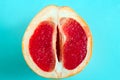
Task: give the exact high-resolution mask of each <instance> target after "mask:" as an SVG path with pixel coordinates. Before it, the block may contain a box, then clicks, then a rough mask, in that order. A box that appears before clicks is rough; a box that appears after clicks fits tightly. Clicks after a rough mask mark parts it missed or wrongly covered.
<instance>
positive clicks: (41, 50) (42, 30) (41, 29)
mask: <svg viewBox="0 0 120 80" xmlns="http://www.w3.org/2000/svg"><path fill="white" fill-rule="evenodd" d="M53 26H54V24H53V23H52V22H49V21H44V22H41V23H40V25H39V26H38V27H37V29H36V30H35V32H34V34H33V35H32V37H31V38H30V41H29V51H30V55H31V57H32V59H33V61H34V62H35V63H36V64H37V66H38V67H40V68H41V69H42V70H44V71H48V72H49V71H52V70H53V69H54V67H55V62H56V61H55V56H54V51H53V48H52V37H53V31H54V28H53Z"/></svg>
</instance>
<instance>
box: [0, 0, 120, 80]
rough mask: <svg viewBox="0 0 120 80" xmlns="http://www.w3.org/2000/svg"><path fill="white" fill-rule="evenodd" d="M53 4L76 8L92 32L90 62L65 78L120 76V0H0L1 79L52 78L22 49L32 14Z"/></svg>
mask: <svg viewBox="0 0 120 80" xmlns="http://www.w3.org/2000/svg"><path fill="white" fill-rule="evenodd" d="M52 4H54V5H58V6H69V7H71V8H72V9H74V10H75V11H76V12H77V13H78V14H79V15H81V17H82V18H83V19H84V20H85V21H86V22H87V23H88V25H89V27H90V30H91V32H92V36H93V52H92V53H93V55H92V58H91V60H90V62H89V64H88V65H87V66H86V67H85V68H84V70H83V71H82V72H81V73H79V74H77V75H75V76H72V77H69V78H65V79H62V80H120V74H119V73H120V0H0V80H52V79H47V78H43V77H40V76H38V75H37V74H36V73H34V72H33V71H32V70H31V69H30V68H29V67H28V66H27V64H26V63H25V60H24V58H23V56H22V50H21V42H22V37H23V34H24V32H25V30H26V28H27V26H28V25H29V23H30V21H31V20H32V18H33V17H34V16H35V15H36V14H37V13H38V12H39V11H40V10H41V9H42V8H44V7H45V6H47V5H52Z"/></svg>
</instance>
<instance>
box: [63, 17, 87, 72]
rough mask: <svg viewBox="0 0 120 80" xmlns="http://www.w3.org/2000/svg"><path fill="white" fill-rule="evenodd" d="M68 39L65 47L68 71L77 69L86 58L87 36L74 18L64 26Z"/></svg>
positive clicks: (68, 20)
mask: <svg viewBox="0 0 120 80" xmlns="http://www.w3.org/2000/svg"><path fill="white" fill-rule="evenodd" d="M63 31H64V33H65V35H66V37H67V39H66V41H65V43H64V46H63V62H64V67H65V68H66V69H69V70H72V69H74V68H76V67H77V66H78V65H79V64H80V63H81V62H82V61H83V60H84V58H85V56H86V52H87V49H86V48H87V36H86V33H85V31H84V30H83V28H82V27H81V25H80V24H79V23H78V22H77V21H75V20H74V19H72V18H69V19H67V21H66V23H65V24H64V25H63Z"/></svg>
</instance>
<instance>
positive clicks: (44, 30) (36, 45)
mask: <svg viewBox="0 0 120 80" xmlns="http://www.w3.org/2000/svg"><path fill="white" fill-rule="evenodd" d="M61 28H62V29H63V33H64V35H65V36H66V41H65V43H61V39H60V34H59V33H60V32H59V28H58V26H57V29H56V32H57V34H56V35H55V36H56V52H55V51H54V50H53V48H52V46H54V45H53V44H52V39H53V32H54V29H55V28H54V23H52V22H50V21H43V22H41V23H40V25H39V26H38V27H37V28H36V29H35V31H34V33H33V35H32V36H31V38H30V41H29V51H30V55H31V57H32V59H33V61H34V62H35V63H36V64H37V66H38V67H39V68H41V69H42V70H44V71H46V72H50V71H52V70H53V69H54V68H55V63H56V60H55V54H56V55H57V59H58V62H62V63H63V67H65V68H66V69H68V70H72V69H75V68H76V67H77V66H78V65H79V64H80V63H81V62H82V61H83V60H84V58H85V56H86V53H87V36H86V34H85V31H84V30H83V28H82V26H81V25H80V24H79V23H78V22H77V21H75V20H74V19H72V18H68V19H67V21H66V22H65V23H64V24H63V26H62V27H61ZM61 44H63V46H61ZM61 50H62V51H61Z"/></svg>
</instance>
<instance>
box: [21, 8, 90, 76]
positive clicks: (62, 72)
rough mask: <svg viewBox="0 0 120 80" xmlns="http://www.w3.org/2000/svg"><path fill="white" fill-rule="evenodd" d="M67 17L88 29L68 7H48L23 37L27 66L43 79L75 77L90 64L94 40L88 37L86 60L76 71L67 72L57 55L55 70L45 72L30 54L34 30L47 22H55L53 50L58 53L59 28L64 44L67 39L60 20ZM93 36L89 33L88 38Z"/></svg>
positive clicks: (35, 19)
mask: <svg viewBox="0 0 120 80" xmlns="http://www.w3.org/2000/svg"><path fill="white" fill-rule="evenodd" d="M63 17H66V18H73V19H75V20H76V21H77V22H79V23H80V24H81V26H82V27H83V29H84V28H85V27H88V26H87V24H86V23H85V22H84V21H83V20H82V19H81V18H80V17H79V16H78V15H77V14H76V13H75V12H74V11H73V10H71V9H70V8H68V7H57V6H48V7H46V8H45V9H43V10H42V11H41V12H40V13H38V14H37V16H35V18H34V19H33V20H32V22H31V23H30V25H29V26H28V28H27V30H26V32H25V34H24V37H23V42H22V49H23V55H24V58H25V60H26V62H27V64H28V65H29V67H30V68H31V69H32V70H33V71H34V72H36V73H37V74H38V75H41V76H43V77H47V78H64V77H68V76H71V75H74V74H76V73H78V72H80V71H81V70H82V69H83V68H84V67H85V65H86V64H87V63H88V61H89V59H90V56H91V48H90V47H91V45H90V43H91V41H92V38H91V37H88V43H87V45H88V46H87V55H86V57H85V59H84V60H83V61H82V63H81V64H80V65H79V66H78V67H77V68H75V69H74V70H67V69H65V68H64V67H63V64H62V61H61V62H58V59H57V55H56V53H55V59H56V64H55V68H54V70H53V71H52V72H45V71H43V70H41V69H40V68H39V67H38V66H37V65H36V64H35V63H34V62H33V60H32V58H31V56H30V54H29V47H28V46H29V39H30V37H31V35H32V34H33V33H34V30H35V29H36V27H37V26H38V24H39V23H40V22H42V21H45V20H50V21H53V22H54V23H55V26H54V30H55V31H54V33H53V42H52V43H53V49H54V51H55V52H56V34H57V31H56V29H57V26H58V28H59V31H60V33H61V35H62V43H63V44H64V42H65V40H66V37H65V35H64V33H63V30H62V24H60V19H61V18H63ZM90 35H91V34H90V33H88V34H87V36H90Z"/></svg>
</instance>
